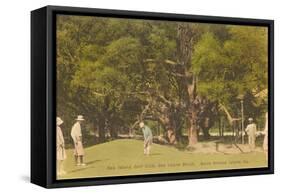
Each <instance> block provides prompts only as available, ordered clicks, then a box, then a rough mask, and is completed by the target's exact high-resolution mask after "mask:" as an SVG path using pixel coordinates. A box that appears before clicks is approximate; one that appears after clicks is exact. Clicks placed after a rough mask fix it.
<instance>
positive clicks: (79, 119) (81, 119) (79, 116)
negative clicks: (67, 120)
mask: <svg viewBox="0 0 281 194" xmlns="http://www.w3.org/2000/svg"><path fill="white" fill-rule="evenodd" d="M84 120H85V119H84V118H83V115H78V116H77V119H76V121H84Z"/></svg>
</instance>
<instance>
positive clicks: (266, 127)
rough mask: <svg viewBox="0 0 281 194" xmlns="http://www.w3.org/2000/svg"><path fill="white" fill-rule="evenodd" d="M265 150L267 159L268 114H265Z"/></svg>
mask: <svg viewBox="0 0 281 194" xmlns="http://www.w3.org/2000/svg"><path fill="white" fill-rule="evenodd" d="M263 150H264V152H265V157H266V159H267V153H268V112H267V113H266V114H265V126H264V139H263Z"/></svg>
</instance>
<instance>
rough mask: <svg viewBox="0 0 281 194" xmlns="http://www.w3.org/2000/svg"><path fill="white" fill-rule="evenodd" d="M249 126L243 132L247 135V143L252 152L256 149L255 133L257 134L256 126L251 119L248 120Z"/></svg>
mask: <svg viewBox="0 0 281 194" xmlns="http://www.w3.org/2000/svg"><path fill="white" fill-rule="evenodd" d="M248 120H249V124H248V125H247V127H246V129H245V131H246V133H247V134H248V142H249V146H250V149H251V151H253V150H254V149H255V147H256V132H257V126H256V124H255V123H254V122H253V119H252V118H249V119H248Z"/></svg>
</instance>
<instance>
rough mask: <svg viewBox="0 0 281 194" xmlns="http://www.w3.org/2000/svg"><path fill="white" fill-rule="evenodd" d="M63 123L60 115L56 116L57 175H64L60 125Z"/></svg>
mask: <svg viewBox="0 0 281 194" xmlns="http://www.w3.org/2000/svg"><path fill="white" fill-rule="evenodd" d="M62 123H63V120H61V118H60V117H57V175H58V176H60V175H65V174H66V172H65V171H64V166H63V161H64V160H65V159H66V153H65V148H64V137H63V133H62V131H61V128H60V125H61V124H62Z"/></svg>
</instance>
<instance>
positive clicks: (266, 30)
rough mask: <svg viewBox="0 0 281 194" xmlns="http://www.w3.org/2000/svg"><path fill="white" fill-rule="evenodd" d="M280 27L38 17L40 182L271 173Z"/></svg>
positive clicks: (209, 19)
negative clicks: (276, 47) (276, 41)
mask: <svg viewBox="0 0 281 194" xmlns="http://www.w3.org/2000/svg"><path fill="white" fill-rule="evenodd" d="M273 27H274V23H273V21H272V20H264V19H244V18H230V17H214V16H195V15H182V14H170V13H169V14H168V13H151V12H136V11H120V10H104V9H92V8H74V7H59V6H47V7H43V8H40V9H37V10H34V11H32V12H31V182H32V183H35V184H38V185H40V186H43V187H47V188H54V187H69V186H86V185H100V184H116V183H133V182H147V181H167V180H180V179H193V178H210V177H227V176H241V175H258V174H272V173H273V172H274V171H273V141H274V139H273V133H274V132H273V114H274V113H273V80H274V78H273V76H274V74H273V48H274V47H273V44H274V42H273V38H274V37H273V35H274V30H273Z"/></svg>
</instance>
